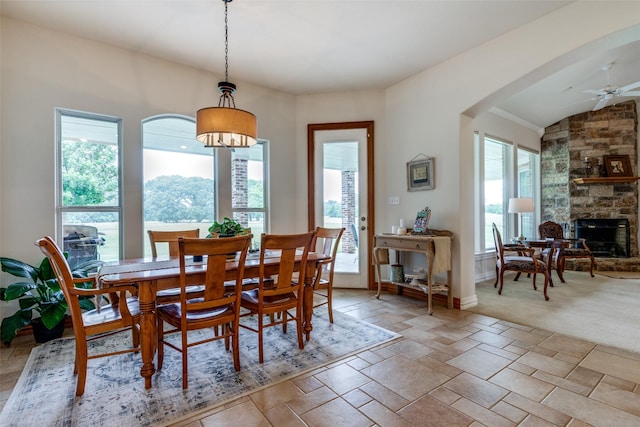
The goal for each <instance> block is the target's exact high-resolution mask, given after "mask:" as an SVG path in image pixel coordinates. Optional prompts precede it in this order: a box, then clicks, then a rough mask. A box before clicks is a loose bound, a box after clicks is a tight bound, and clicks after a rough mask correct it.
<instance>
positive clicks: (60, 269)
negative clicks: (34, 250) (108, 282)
mask: <svg viewBox="0 0 640 427" xmlns="http://www.w3.org/2000/svg"><path fill="white" fill-rule="evenodd" d="M36 245H37V246H39V247H40V250H41V251H42V252H43V253H44V254H45V256H46V257H47V258H48V259H49V262H50V264H51V268H53V271H54V273H55V275H56V278H57V279H58V282H59V283H60V288H61V289H62V292H63V293H64V297H65V299H66V300H67V305H68V306H69V310H70V311H71V320H72V322H73V333H74V335H75V338H76V357H75V362H74V366H73V373H74V374H76V375H77V376H78V379H77V383H76V396H82V394H84V386H85V382H86V380H87V361H88V360H89V359H96V358H98V357H106V356H115V355H116V354H122V353H129V352H135V353H137V352H138V351H139V350H140V330H139V327H140V326H139V324H140V315H139V306H138V299H137V298H136V297H132V296H131V295H136V294H137V289H136V288H135V287H134V286H121V287H118V292H117V293H115V292H114V291H113V289H95V288H94V289H85V288H80V287H76V284H80V283H87V282H93V284H95V280H94V279H92V278H74V277H73V275H72V274H71V269H70V268H69V264H68V263H67V261H66V259H65V257H64V255H63V254H62V251H61V250H60V248H59V247H58V246H57V245H56V243H55V242H54V241H53V239H52V238H51V237H48V236H47V237H43V238H42V239H39V240H38V241H36ZM107 296H108V297H109V298H106V297H107ZM81 297H95V298H96V300H97V302H98V304H100V303H101V301H107V300H108V301H109V305H108V306H102V307H100V309H94V310H89V311H85V312H84V313H83V312H82V310H81V308H80V298H81ZM126 330H130V331H131V333H132V343H133V345H132V347H131V348H126V349H121V350H115V351H112V352H109V353H100V354H91V355H90V354H89V350H88V346H87V342H89V341H92V340H95V339H98V338H103V337H105V336H108V335H112V334H115V333H118V332H122V331H126Z"/></svg>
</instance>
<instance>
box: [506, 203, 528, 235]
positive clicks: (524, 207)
mask: <svg viewBox="0 0 640 427" xmlns="http://www.w3.org/2000/svg"><path fill="white" fill-rule="evenodd" d="M527 212H534V209H533V199H532V198H530V197H512V198H510V199H509V213H517V214H518V216H519V217H520V229H519V230H518V231H520V237H518V240H520V241H523V240H524V239H525V237H524V233H523V229H524V227H523V226H522V214H523V213H527Z"/></svg>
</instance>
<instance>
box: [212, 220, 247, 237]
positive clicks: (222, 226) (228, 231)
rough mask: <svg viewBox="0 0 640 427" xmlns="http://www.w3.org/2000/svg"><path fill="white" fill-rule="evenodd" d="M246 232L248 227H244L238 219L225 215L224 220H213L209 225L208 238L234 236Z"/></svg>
mask: <svg viewBox="0 0 640 427" xmlns="http://www.w3.org/2000/svg"><path fill="white" fill-rule="evenodd" d="M246 233H247V229H246V228H244V227H243V226H242V224H240V223H239V222H238V221H235V220H233V219H231V218H227V217H224V219H223V220H222V222H218V221H214V222H213V225H212V226H211V227H209V235H207V238H214V237H232V236H238V235H241V234H246Z"/></svg>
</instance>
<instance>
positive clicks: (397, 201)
mask: <svg viewBox="0 0 640 427" xmlns="http://www.w3.org/2000/svg"><path fill="white" fill-rule="evenodd" d="M387 204H388V205H399V204H400V196H391V197H389V198H388V199H387Z"/></svg>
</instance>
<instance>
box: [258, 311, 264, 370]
mask: <svg viewBox="0 0 640 427" xmlns="http://www.w3.org/2000/svg"><path fill="white" fill-rule="evenodd" d="M262 328H263V322H262V316H258V362H259V363H264V349H263V348H262Z"/></svg>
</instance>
